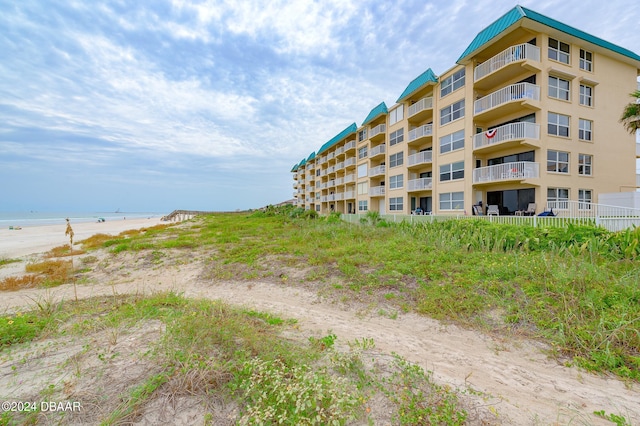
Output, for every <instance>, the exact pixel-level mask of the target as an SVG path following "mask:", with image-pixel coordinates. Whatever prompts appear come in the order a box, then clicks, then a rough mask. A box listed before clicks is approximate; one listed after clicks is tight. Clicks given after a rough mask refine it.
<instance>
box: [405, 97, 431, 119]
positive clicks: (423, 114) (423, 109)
mask: <svg viewBox="0 0 640 426" xmlns="http://www.w3.org/2000/svg"><path fill="white" fill-rule="evenodd" d="M431 115H433V97H432V96H429V97H426V98H422V99H420V100H419V101H418V102H416V103H415V104H413V105H411V106H410V107H409V112H408V113H407V118H408V119H409V120H410V121H413V122H419V121H424V120H426V119H427V118H429V116H431Z"/></svg>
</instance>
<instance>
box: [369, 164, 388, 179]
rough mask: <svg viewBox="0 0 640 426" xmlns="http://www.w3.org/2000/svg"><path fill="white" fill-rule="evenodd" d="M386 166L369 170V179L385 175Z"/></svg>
mask: <svg viewBox="0 0 640 426" xmlns="http://www.w3.org/2000/svg"><path fill="white" fill-rule="evenodd" d="M384 169H385V166H377V167H372V168H370V169H369V177H374V176H378V175H383V174H384Z"/></svg>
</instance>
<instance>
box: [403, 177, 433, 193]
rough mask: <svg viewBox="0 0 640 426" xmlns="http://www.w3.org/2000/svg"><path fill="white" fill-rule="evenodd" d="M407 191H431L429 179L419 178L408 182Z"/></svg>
mask: <svg viewBox="0 0 640 426" xmlns="http://www.w3.org/2000/svg"><path fill="white" fill-rule="evenodd" d="M408 186H409V191H420V190H422V189H431V186H432V179H431V178H420V179H411V180H409V185H408Z"/></svg>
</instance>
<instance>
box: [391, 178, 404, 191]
mask: <svg viewBox="0 0 640 426" xmlns="http://www.w3.org/2000/svg"><path fill="white" fill-rule="evenodd" d="M402 176H403V175H396V176H391V177H389V189H398V188H402V186H403V185H402V183H403V182H402V181H403V179H402Z"/></svg>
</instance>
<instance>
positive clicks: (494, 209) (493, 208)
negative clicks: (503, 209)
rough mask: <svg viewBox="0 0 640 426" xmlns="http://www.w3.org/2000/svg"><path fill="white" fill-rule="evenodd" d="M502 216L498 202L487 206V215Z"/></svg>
mask: <svg viewBox="0 0 640 426" xmlns="http://www.w3.org/2000/svg"><path fill="white" fill-rule="evenodd" d="M491 215H493V216H500V208H499V207H498V206H497V205H496V204H491V205H489V206H487V216H491Z"/></svg>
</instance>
